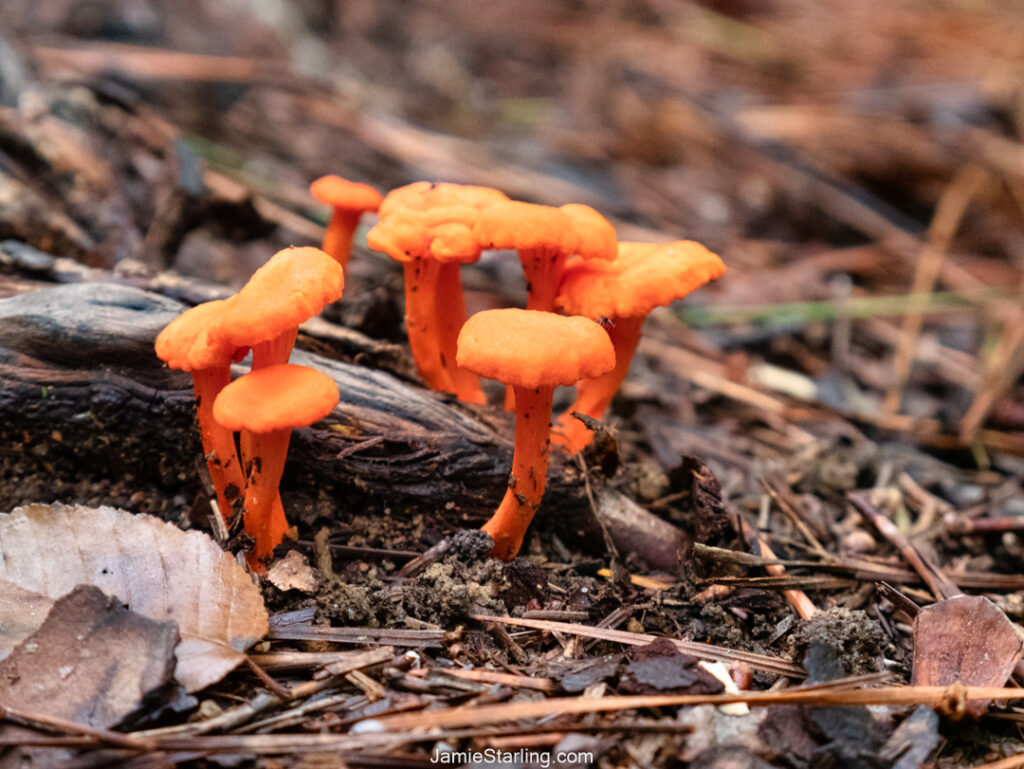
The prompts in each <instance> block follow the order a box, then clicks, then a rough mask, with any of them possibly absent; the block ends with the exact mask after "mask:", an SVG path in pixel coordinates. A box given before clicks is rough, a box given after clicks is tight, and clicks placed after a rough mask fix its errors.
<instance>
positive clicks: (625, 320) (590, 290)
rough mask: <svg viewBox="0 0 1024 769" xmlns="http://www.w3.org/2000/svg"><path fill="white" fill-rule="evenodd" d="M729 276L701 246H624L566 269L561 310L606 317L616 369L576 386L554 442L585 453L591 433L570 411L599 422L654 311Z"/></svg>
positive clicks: (560, 295)
mask: <svg viewBox="0 0 1024 769" xmlns="http://www.w3.org/2000/svg"><path fill="white" fill-rule="evenodd" d="M723 272H725V265H724V264H722V260H721V259H719V258H718V256H716V255H715V254H713V253H711V252H710V251H708V249H706V248H705V247H704V246H702V245H701V244H700V243H695V242H693V241H689V240H680V241H676V242H674V243H665V244H654V243H620V244H619V251H618V256H617V257H616V258H615V259H614V260H613V261H610V262H593V261H592V262H585V261H583V260H582V259H579V260H574V261H572V262H570V264H569V265H568V266H567V267H566V269H565V273H564V275H563V276H562V285H561V288H560V290H559V292H558V298H557V300H556V301H557V305H558V307H559V308H560V309H561V310H562V311H563V312H565V313H567V314H569V315H582V316H584V317H588V318H601V317H604V318H608V319H609V321H610V323H609V324H608V335H609V336H610V337H611V340H612V343H613V344H614V345H615V360H616V363H615V368H614V369H613V370H612V371H610V372H609V373H607V374H604V375H603V376H601V377H597V378H594V379H584V380H583V381H582V382H580V383H578V384H577V385H576V401H575V402H574V403H573V404H572V406H570V407H569V408H568V409H567V410H566V412H565V414H563V415H562V416H561V417H560V418H559V420H558V423H557V425H556V430H555V435H554V441H555V443H557V444H559V445H562V446H564V447H566V448H567V449H568V450H569V451H572V452H576V451H581V450H582V449H583V448H584V447H585V446H586V445H587V444H589V443H590V440H591V438H592V437H593V431H592V430H590V429H588V428H587V427H586V426H585V425H584V424H583V422H581V421H580V420H578V419H575V418H573V417H571V414H572V412H574V411H576V412H579V413H580V414H586V415H587V416H590V417H593V418H594V419H601V417H602V416H604V412H605V411H606V410H607V409H608V406H610V405H611V402H612V398H613V397H614V396H615V393H616V391H618V389H619V385H621V384H622V380H623V379H625V378H626V373H627V372H628V371H629V364H630V362H631V361H632V360H633V353H634V352H635V351H636V346H637V343H638V342H639V341H640V330H641V328H642V327H643V324H644V318H646V317H647V314H648V313H649V312H650V311H651V310H653V309H654V308H655V307H660V306H663V305H668V304H671V303H672V302H673V301H675V300H676V299H681V298H683V297H684V296H686V295H687V294H689V293H690V292H691V291H694V290H695V289H697V288H699V287H701V286H703V285H704V284H705V283H707V282H708V281H710V280H714V279H715V278H717V277H718V276H719V275H721V274H722V273H723Z"/></svg>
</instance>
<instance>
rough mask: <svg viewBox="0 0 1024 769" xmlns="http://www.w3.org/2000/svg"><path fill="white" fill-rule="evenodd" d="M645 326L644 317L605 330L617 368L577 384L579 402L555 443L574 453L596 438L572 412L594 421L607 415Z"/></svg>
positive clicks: (558, 430) (619, 320) (565, 419)
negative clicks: (612, 348) (610, 342)
mask: <svg viewBox="0 0 1024 769" xmlns="http://www.w3.org/2000/svg"><path fill="white" fill-rule="evenodd" d="M643 325H644V316H640V317H627V318H613V319H612V322H611V324H610V326H609V327H608V328H606V331H607V332H608V336H609V338H610V339H611V340H612V346H613V347H614V348H615V368H613V369H612V370H611V371H609V372H608V373H607V374H604V375H603V376H599V377H596V378H594V379H583V380H580V381H579V382H577V383H576V400H575V401H574V402H573V404H572V405H571V406H569V408H567V409H566V410H565V413H564V414H562V416H560V417H559V418H558V422H557V424H556V425H555V430H554V432H553V434H552V436H551V440H552V442H553V443H556V444H557V445H559V446H563V447H564V448H565V449H566V450H567V451H569V452H570V453H572V454H575V453H577V452H579V451H582V450H583V449H584V448H586V447H587V445H588V444H589V443H590V441H591V439H592V438H593V437H594V431H593V430H590V429H589V428H588V427H587V426H586V425H584V424H583V422H581V421H580V420H579V419H576V418H575V417H574V416H572V413H573V412H574V411H578V412H579V413H580V414H586V415H587V416H588V417H593V418H594V419H601V417H603V416H604V413H605V411H607V410H608V407H609V406H610V405H611V403H612V399H613V398H614V397H615V393H616V392H618V390H619V386H620V385H621V384H622V381H623V380H624V379H625V378H626V374H627V373H628V372H629V364H630V363H631V362H632V360H633V353H635V352H636V346H637V344H638V343H639V342H640V331H641V329H642V328H643Z"/></svg>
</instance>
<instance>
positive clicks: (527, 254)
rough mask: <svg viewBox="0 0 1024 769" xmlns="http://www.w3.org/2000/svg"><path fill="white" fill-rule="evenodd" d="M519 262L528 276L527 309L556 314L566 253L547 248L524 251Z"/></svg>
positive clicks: (521, 252) (524, 273)
mask: <svg viewBox="0 0 1024 769" xmlns="http://www.w3.org/2000/svg"><path fill="white" fill-rule="evenodd" d="M519 260H520V261H521V262H522V265H523V275H525V276H526V292H527V296H526V309H527V310H543V311H544V312H554V311H555V297H556V296H557V295H558V282H559V280H560V279H561V277H562V270H563V268H564V267H565V260H566V254H565V252H563V251H560V250H551V249H545V248H539V249H530V250H528V251H527V250H524V251H520V252H519Z"/></svg>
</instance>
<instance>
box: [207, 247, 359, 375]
mask: <svg viewBox="0 0 1024 769" xmlns="http://www.w3.org/2000/svg"><path fill="white" fill-rule="evenodd" d="M344 287H345V272H344V270H343V269H342V268H341V265H339V264H338V263H337V262H336V261H334V260H333V259H331V257H329V256H328V255H327V254H325V253H324V252H323V251H321V250H320V249H319V248H312V247H305V248H294V247H293V248H286V249H284V250H282V251H278V252H277V253H276V254H274V255H273V256H272V257H271V258H270V259H269V260H268V261H267V263H266V264H264V265H263V266H262V267H260V268H259V269H258V270H256V272H254V273H253V275H252V277H251V278H249V282H248V283H246V284H245V285H244V286H243V287H242V289H241V290H240V291H239V292H238V293H237V294H235V295H234V296H233V297H231V298H230V299H228V300H227V306H226V307H225V308H224V310H223V312H222V313H221V316H220V319H219V321H218V324H217V328H216V330H215V333H216V334H218V335H219V336H220V337H222V338H223V339H225V340H227V341H228V342H229V343H231V344H232V345H234V346H235V347H252V367H253V368H254V369H259V368H263V367H264V366H273V365H276V364H278V363H287V362H288V357H289V356H290V355H291V351H292V347H293V346H294V345H295V337H296V336H297V334H298V331H299V325H300V324H302V323H303V322H305V321H306V320H309V319H310V318H312V317H313V316H314V315H319V314H320V312H321V311H322V310H323V308H324V307H325V306H327V305H328V304H330V303H331V302H333V301H336V300H337V299H340V298H341V293H342V290H343V289H344Z"/></svg>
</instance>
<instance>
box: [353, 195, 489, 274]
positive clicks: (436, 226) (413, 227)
mask: <svg viewBox="0 0 1024 769" xmlns="http://www.w3.org/2000/svg"><path fill="white" fill-rule="evenodd" d="M503 200H508V197H506V195H505V193H503V192H499V191H498V190H495V189H491V188H490V187H474V186H471V185H468V184H444V183H442V184H432V183H431V182H414V183H413V184H407V185H406V186H404V187H399V188H398V189H395V190H392V191H391V192H389V193H388V194H387V196H386V197H385V198H384V201H383V202H382V203H381V205H380V210H379V211H378V214H379V215H380V222H378V223H377V225H376V226H374V227H373V228H372V229H371V230H370V231H369V232H368V233H367V235H366V242H367V244H368V245H369V246H370V248H372V249H374V250H376V251H383V252H384V253H386V254H387V255H388V256H390V257H391V258H392V259H396V260H397V261H400V262H408V261H412V260H413V259H427V258H430V259H437V260H438V261H440V262H459V263H462V264H465V263H467V262H475V261H476V260H477V259H479V258H480V252H481V251H482V250H483V249H482V247H481V245H480V243H478V242H477V239H476V235H475V234H474V232H473V225H474V224H475V223H476V220H477V218H478V217H479V214H480V211H481V209H483V208H485V207H486V206H489V205H492V204H493V203H495V202H499V201H503Z"/></svg>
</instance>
